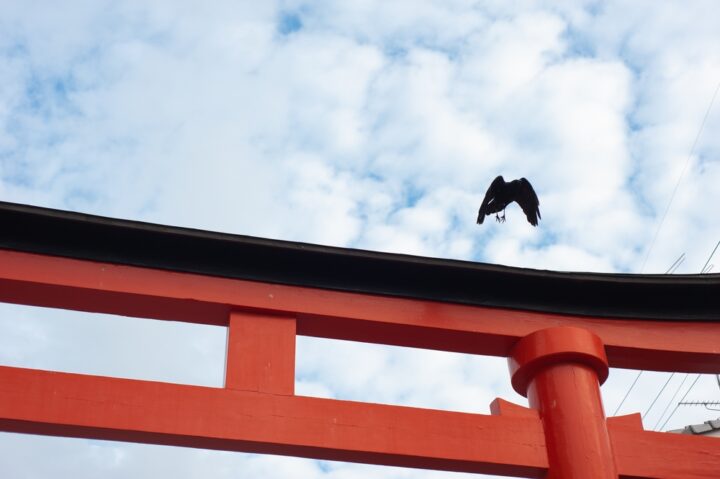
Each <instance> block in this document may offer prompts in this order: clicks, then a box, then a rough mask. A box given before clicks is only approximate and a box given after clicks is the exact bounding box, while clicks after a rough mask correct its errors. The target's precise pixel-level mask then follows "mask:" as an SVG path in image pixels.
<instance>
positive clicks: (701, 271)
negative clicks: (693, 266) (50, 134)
mask: <svg viewBox="0 0 720 479" xmlns="http://www.w3.org/2000/svg"><path fill="white" fill-rule="evenodd" d="M718 246H720V241H718V242H717V244H716V245H715V248H713V250H712V253H710V256H708V259H707V261H705V265H704V266H703V267H702V269H701V270H700V274H705V273H706V272H708V273H709V272H710V270H711V269H712V266H713V265H710V268H708V263H709V262H710V260H711V259H712V257H713V256H715V251H717V249H718ZM705 268H707V271H706V269H705Z"/></svg>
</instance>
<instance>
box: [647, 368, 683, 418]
mask: <svg viewBox="0 0 720 479" xmlns="http://www.w3.org/2000/svg"><path fill="white" fill-rule="evenodd" d="M673 376H675V373H672V374H671V375H670V377H669V378H668V380H667V381H665V384H663V387H662V388H660V392H659V393H657V396H655V399H653V402H651V403H650V406H649V407H648V408H647V411H645V414H643V415H642V418H643V419H645V416H647V414H648V413H649V412H650V410H651V409H652V407H653V406H654V405H655V402H656V401H657V400H658V398H659V397H660V395H661V394H662V393H663V391H664V390H665V388H666V387H667V385H668V383H669V382H670V380H671V379H672V378H673Z"/></svg>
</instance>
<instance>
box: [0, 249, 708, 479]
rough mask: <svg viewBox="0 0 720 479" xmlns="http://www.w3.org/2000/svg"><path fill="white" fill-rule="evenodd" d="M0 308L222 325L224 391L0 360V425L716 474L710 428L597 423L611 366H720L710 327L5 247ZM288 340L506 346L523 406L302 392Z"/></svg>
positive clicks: (506, 468)
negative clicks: (424, 403)
mask: <svg viewBox="0 0 720 479" xmlns="http://www.w3.org/2000/svg"><path fill="white" fill-rule="evenodd" d="M0 301H7V302H13V303H19V304H29V305H37V306H49V307H59V308H67V309H76V310H82V311H94V312H104V313H114V314H124V315H130V316H139V317H148V318H155V319H166V320H178V321H188V322H196V323H205V324H216V325H224V326H228V327H229V334H228V350H227V362H226V384H225V387H224V388H207V387H199V386H188V385H178V384H167V383H160V382H151V381H138V380H129V379H118V378H108V377H99V376H89V375H80V374H68V373H56V372H47V371H38V370H32V369H23V368H11V367H3V366H0V430H4V431H10V432H22V433H35V434H48V435H58V436H70V437H87V438H99V439H108V440H120V441H133V442H143V443H153V444H167V445H176V446H188V447H198V448H208V449H223V450H231V451H246V452H260V453H268V454H283V455H293V456H302V457H310V458H318V459H328V460H341V461H356V462H364V463H372V464H386V465H395V466H407V467H418V468H428V469H443V470H450V471H465V472H477V473H486V474H503V475H511V476H518V477H536V478H540V477H546V474H547V477H548V478H551V479H568V478H583V479H607V478H611V477H613V478H617V477H623V478H648V479H649V478H667V479H671V478H672V479H678V478H680V479H709V478H715V477H718V474H717V471H720V441H719V440H717V439H716V438H706V437H696V436H682V435H675V434H666V433H654V432H647V431H643V430H642V424H641V422H640V421H639V418H638V416H637V415H631V416H626V417H621V418H611V419H610V420H607V421H606V420H605V417H604V413H603V409H602V403H601V401H600V393H599V382H601V381H603V380H604V379H605V377H606V376H607V366H608V362H609V363H610V364H611V365H614V366H620V367H638V368H644V369H654V370H673V371H694V372H720V349H718V347H717V338H718V337H720V325H718V324H717V323H685V322H683V323H671V322H648V321H630V320H608V319H594V318H580V317H571V316H560V315H552V314H538V313H528V312H522V311H510V310H498V309H490V308H481V307H474V306H462V305H457V304H446V303H435V302H429V301H419V300H410V299H401V298H391V297H380V296H372V295H366V294H353V293H344V292H336V291H327V290H319V289H312V288H300V287H292V286H281V285H272V284H266V283H259V282H252V281H241V280H234V279H226V278H217V277H207V276H200V275H193V274H186V273H174V272H168V271H160V270H151V269H145V268H136V267H128V266H118V265H112V264H106V263H98V262H90V261H79V260H72V259H66V258H57V257H49V256H42V255H33V254H26V253H17V252H11V251H6V250H0ZM568 326H571V327H568ZM548 328H549V329H548ZM296 334H304V335H311V336H319V337H326V338H335V339H347V340H353V341H367V342H373V343H379V344H394V345H401V346H412V347H420V348H428V349H438V350H447V351H458V352H467V353H475V354H489V355H498V356H511V358H510V365H511V372H512V379H513V381H512V382H513V385H514V387H515V388H516V389H517V390H519V391H520V392H522V393H526V392H527V394H528V397H529V399H530V404H531V406H533V409H528V408H524V407H521V406H517V405H514V404H512V403H509V402H507V401H504V400H502V399H498V400H496V401H494V402H493V404H492V406H491V410H492V412H493V415H490V416H488V415H480V414H467V413H457V412H448V411H436V410H429V409H418V408H407V407H399V406H386V405H378V404H369V403H358V402H351V401H338V400H330V399H319V398H307V397H300V396H294V395H293V385H294V360H295V335H296ZM606 352H607V358H606V357H605V353H606ZM348 374H352V371H348Z"/></svg>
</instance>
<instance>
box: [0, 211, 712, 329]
mask: <svg viewBox="0 0 720 479" xmlns="http://www.w3.org/2000/svg"><path fill="white" fill-rule="evenodd" d="M0 248H4V249H11V250H17V251H24V252H30V253H40V254H48V255H55V256H64V257H70V258H77V259H86V260H93V261H103V262H111V263H118V264H125V265H132V266H143V267H149V268H159V269H165V270H171V271H180V272H189V273H199V274H206V275H212V276H221V277H228V278H237V279H247V280H257V281H265V282H271V283H279V284H288V285H295V286H307V287H316V288H325V289H332V290H339V291H352V292H361V293H370V294H381V295H387V296H399V297H407V298H415V299H424V300H432V301H443V302H453V303H462V304H470V305H477V306H489V307H499V308H508V309H520V310H529V311H541V312H552V313H559V314H572V315H587V316H595V317H605V318H633V319H654V320H670V321H718V320H719V319H720V314H718V312H720V294H718V292H719V291H720V276H719V275H672V276H668V275H627V274H600V273H565V272H555V271H541V270H531V269H523V268H512V267H507V266H499V265H490V264H483V263H473V262H465V261H454V260H446V259H436V258H427V257H418V256H409V255H400V254H388V253H377V252H371V251H363V250H355V249H347V248H335V247H328V246H319V245H311V244H306V243H296V242H288V241H278V240H269V239H262V238H255V237H249V236H240V235H230V234H224V233H215V232H208V231H201V230H194V229H188V228H179V227H172V226H162V225H156V224H150V223H142V222H137V221H128V220H118V219H111V218H105V217H100V216H92V215H85V214H80V213H73V212H67V211H59V210H52V209H47V208H38V207H33V206H27V205H19V204H14V203H6V202H0Z"/></svg>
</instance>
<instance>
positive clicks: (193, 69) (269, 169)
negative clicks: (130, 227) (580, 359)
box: [0, 0, 720, 478]
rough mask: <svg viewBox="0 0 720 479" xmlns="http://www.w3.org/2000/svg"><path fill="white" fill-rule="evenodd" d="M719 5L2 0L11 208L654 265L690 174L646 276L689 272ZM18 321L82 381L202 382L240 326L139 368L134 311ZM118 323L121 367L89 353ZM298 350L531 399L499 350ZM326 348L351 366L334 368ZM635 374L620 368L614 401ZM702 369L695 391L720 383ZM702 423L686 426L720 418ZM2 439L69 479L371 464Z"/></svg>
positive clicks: (36, 314)
mask: <svg viewBox="0 0 720 479" xmlns="http://www.w3.org/2000/svg"><path fill="white" fill-rule="evenodd" d="M714 9H715V4H714V2H712V1H692V2H680V1H668V2H662V3H658V2H650V1H633V2H620V1H608V2H596V1H593V2H582V1H580V2H565V1H556V2H529V1H527V2H526V1H516V2H494V1H485V2H470V1H462V0H454V1H443V2H441V1H412V2H411V1H405V0H398V1H393V2H382V1H344V2H332V1H327V2H302V1H286V2H271V1H268V2H223V1H219V2H214V3H213V5H212V7H203V6H200V5H199V4H197V5H195V4H192V3H190V2H170V1H157V2H152V3H149V2H140V1H126V2H122V3H114V2H83V1H77V2H69V3H63V4H59V3H57V2H21V1H10V2H5V4H4V5H3V8H2V15H0V199H2V200H5V201H14V202H20V203H28V204H34V205H40V206H47V207H52V208H59V209H67V210H73V211H81V212H87V213H94V214H100V215H106V216H112V217H121V218H131V219H137V220H144V221H151V222H157V223H163V224H172V225H180V226H189V227H194V228H201V229H210V230H216V231H224V232H230V233H238V234H248V235H256V236H262V237H271V238H281V239H287V240H295V241H307V242H314V243H322V244H330V245H337V246H347V247H355V248H365V249H371V250H378V251H392V252H400V253H409V254H419V255H426V256H434V257H443V258H457V259H463V260H470V261H483V262H489V263H500V264H508V265H515V266H523V267H532V268H542V269H556V270H585V271H607V272H611V271H614V272H639V271H640V269H641V268H643V266H642V265H643V262H644V258H645V255H646V254H648V248H649V246H650V244H651V243H652V241H653V238H654V237H655V234H656V231H658V228H659V226H660V224H661V218H662V217H663V213H664V211H665V209H666V208H667V206H668V202H669V201H670V198H671V196H672V192H673V190H674V189H675V187H676V185H678V186H677V193H676V195H675V196H674V198H673V202H672V204H671V207H670V209H669V210H668V214H667V216H666V217H665V219H664V221H663V222H662V227H661V228H660V229H659V232H658V233H657V239H656V241H655V242H654V243H652V244H653V246H652V250H650V251H649V256H648V260H647V263H646V264H645V266H644V268H643V269H644V271H645V272H650V273H660V272H664V271H665V270H666V269H667V268H668V267H669V266H670V265H671V264H672V262H673V261H674V260H675V259H676V258H677V257H678V256H679V255H680V254H682V253H685V254H686V255H687V259H686V261H685V262H684V263H683V264H682V265H681V266H680V268H679V269H678V271H677V272H678V273H695V272H698V271H699V269H700V268H701V267H702V265H703V264H704V263H705V260H706V259H707V255H708V254H709V253H710V251H711V250H712V248H713V247H714V245H715V244H716V242H717V241H718V240H720V222H718V220H717V217H718V215H717V206H716V205H718V204H720V190H718V188H717V187H716V185H717V184H718V183H720V134H718V132H719V131H720V105H717V104H716V105H715V107H714V108H713V109H711V110H710V112H709V113H708V115H707V120H706V122H705V124H704V129H703V131H702V134H701V135H700V137H699V139H698V142H697V145H696V147H695V150H694V152H693V154H692V155H691V148H692V146H693V143H694V141H695V138H696V137H697V135H698V131H699V128H700V125H701V123H702V120H703V118H704V117H705V115H706V112H707V111H708V110H707V109H708V106H709V104H710V101H711V99H712V97H713V94H714V92H715V91H716V87H717V85H718V82H720V50H718V49H717V45H720V19H718V17H717V16H716V15H710V14H708V12H711V11H714ZM717 102H718V103H720V99H719V100H718V101H717ZM497 174H503V175H504V176H505V177H506V179H511V178H516V177H521V176H524V177H527V178H528V179H529V180H530V181H531V182H532V183H533V185H534V186H535V188H536V190H537V191H538V195H539V197H540V201H541V205H540V209H541V212H542V217H543V219H542V221H541V223H540V226H539V227H538V228H532V227H530V226H529V225H528V224H527V223H526V222H525V221H524V217H523V215H522V212H521V211H520V210H519V208H517V207H516V206H511V207H509V208H508V211H507V219H508V221H507V223H505V224H501V225H500V224H496V223H495V222H494V221H489V222H485V224H484V225H483V226H482V227H478V226H477V225H476V224H475V215H476V214H477V207H478V205H479V203H480V201H481V199H482V196H483V194H484V192H485V189H486V188H487V186H488V185H489V183H490V181H491V180H492V179H493V178H494V177H495V176H496V175H497ZM678 181H679V183H678ZM716 261H720V260H718V259H716ZM2 311H4V313H3V314H0V362H2V363H3V364H17V365H26V366H32V367H44V368H49V369H62V370H72V371H79V372H89V371H88V368H89V367H90V366H89V364H92V365H93V366H92V367H97V368H100V369H99V372H100V373H103V374H116V375H125V376H130V377H148V378H160V379H163V378H164V379H165V380H173V381H180V382H192V383H200V384H206V383H207V384H213V381H216V380H217V377H219V376H218V372H217V371H218V369H217V362H218V361H220V359H218V357H217V354H216V352H217V348H218V347H219V346H218V345H222V344H223V341H224V339H223V338H224V336H223V334H222V331H216V330H203V331H193V332H191V333H188V332H187V331H185V330H183V329H182V328H177V329H174V330H172V331H169V332H168V331H166V330H163V331H158V332H156V333H150V332H148V333H143V334H147V337H148V338H160V337H165V335H170V336H171V337H172V338H173V339H174V340H175V341H177V342H178V344H181V345H184V347H186V348H189V349H190V350H191V351H193V354H197V356H187V355H186V354H185V353H183V352H182V350H178V351H177V352H175V353H173V354H174V355H175V356H173V357H178V356H179V357H180V358H183V357H186V356H187V358H186V359H185V360H183V361H180V363H179V364H180V365H178V363H173V362H170V363H165V362H163V361H162V360H161V359H159V358H153V357H144V359H142V360H140V359H137V358H140V357H142V356H141V352H142V351H143V350H144V349H146V348H143V347H142V345H138V344H136V339H137V337H138V334H139V333H138V331H139V330H138V329H133V328H135V327H141V326H134V325H135V323H134V322H133V320H129V319H122V318H113V319H107V318H104V319H103V318H100V319H98V318H97V317H86V316H83V315H79V314H75V313H67V312H53V313H48V312H45V311H40V310H35V309H32V308H19V309H18V308H17V307H11V306H3V308H2ZM18 317H19V318H23V321H19V320H17V319H16V318H18ZM96 323H98V324H96ZM59 324H63V325H65V326H63V327H59V326H58V325H59ZM161 326H167V324H163V325H161ZM68 331H73V333H69V332H68ZM102 334H107V335H108V336H107V339H106V342H107V343H106V344H105V343H103V344H105V346H104V348H102V351H104V354H103V355H102V360H99V359H98V358H97V357H96V356H93V355H92V354H100V353H99V352H96V353H87V352H86V353H83V354H84V355H83V354H81V351H83V350H87V349H88V348H90V349H92V348H91V345H92V344H93V341H99V340H93V339H90V338H96V337H97V335H102ZM116 338H123V339H124V341H125V342H124V343H121V344H117V341H115V339H116ZM83 341H85V342H83ZM81 345H85V346H81ZM128 345H130V346H128ZM132 345H134V346H132ZM168 348H170V346H168ZM299 348H300V354H299V359H298V360H299V376H298V387H299V389H301V390H303V391H304V392H305V393H306V394H317V395H324V396H330V397H346V398H352V399H361V400H368V401H378V402H391V403H402V404H412V405H419V406H424V407H438V408H447V409H461V410H471V411H472V410H477V411H479V412H484V411H486V408H487V403H489V400H490V399H492V397H494V396H497V395H501V396H504V397H507V398H508V399H513V398H512V397H511V395H512V394H513V393H512V392H511V391H510V388H509V387H508V385H507V372H506V370H505V365H504V363H503V361H500V360H496V358H471V357H466V356H460V355H455V356H437V355H436V354H435V353H426V352H422V351H404V350H403V351H401V350H396V349H388V348H373V347H370V346H364V345H353V346H352V347H347V346H345V345H337V344H324V343H316V342H314V340H305V339H303V340H301V342H300V344H299ZM322 351H325V353H321V352H322ZM168 353H169V351H168ZM323 354H331V355H333V356H334V357H337V358H341V359H338V361H336V362H334V364H333V365H328V364H327V362H326V361H323V360H322V358H323V357H324V356H323ZM190 357H192V358H194V359H189V358H190ZM417 363H422V364H424V365H425V366H424V367H429V366H427V365H432V367H433V368H434V372H435V374H434V375H433V376H434V378H431V379H428V382H425V383H422V382H417V381H415V380H414V379H413V380H412V381H410V380H406V378H415V376H416V375H414V374H413V372H414V370H415V365H416V364H417ZM148 364H152V365H153V366H152V367H148V366H147V365H148ZM360 364H362V365H363V367H360V366H358V365H360ZM342 367H348V368H355V370H356V371H357V377H356V381H354V382H351V383H343V382H342V381H343V377H344V376H343V374H342ZM338 368H340V369H338ZM632 374H633V373H632V372H628V371H618V372H616V373H615V374H613V376H612V378H611V380H610V382H609V383H608V385H607V386H606V387H605V388H604V389H605V390H604V394H605V395H606V401H607V405H608V409H611V410H614V408H615V406H614V405H616V404H617V403H618V402H619V399H620V397H622V394H624V392H625V390H626V389H627V387H628V385H629V381H630V380H631V379H632V377H633V376H632ZM148 375H149V376H148ZM378 375H380V376H382V378H383V379H382V380H381V381H377V380H376V381H373V378H377V377H378ZM665 378H666V376H663V375H652V374H648V375H644V376H643V378H642V380H641V381H644V382H645V381H646V382H647V383H646V384H644V385H643V386H642V388H641V390H642V391H645V392H643V393H638V394H633V396H636V395H637V397H632V396H631V398H630V399H629V402H628V403H627V404H626V406H624V408H623V410H624V411H626V412H629V411H633V410H643V409H644V408H645V407H647V405H649V402H650V401H649V400H648V396H654V394H655V393H656V390H655V389H653V388H655V387H656V384H661V383H662V382H664V380H665ZM675 379H677V380H678V384H679V378H674V380H675ZM706 379H708V378H703V379H702V380H701V381H700V382H698V385H697V386H696V388H697V389H696V390H695V391H694V392H693V394H695V393H697V394H698V395H699V396H698V397H697V398H698V399H701V398H703V397H708V396H711V397H713V398H717V395H718V391H717V387H716V386H715V385H714V384H713V382H712V381H711V380H709V379H708V380H707V381H706ZM668 399H669V398H668ZM515 400H518V401H520V399H519V398H515ZM474 408H479V409H474ZM609 412H612V411H609ZM696 413H697V414H696V415H695V416H692V415H689V416H688V415H686V416H678V417H677V418H676V419H674V420H677V421H679V423H678V424H675V426H678V427H679V426H680V425H682V424H681V423H682V421H686V422H693V421H695V422H697V421H698V420H699V421H702V420H703V419H702V417H700V412H697V411H696ZM657 414H659V412H658V413H657ZM649 420H650V421H651V422H653V423H654V421H652V418H649ZM650 426H652V424H650ZM669 426H671V425H670V424H669ZM0 441H2V442H3V443H4V446H3V447H1V448H0V450H2V451H5V452H3V453H0V459H3V460H0V472H2V468H10V469H9V470H10V471H11V472H13V473H16V472H17V471H21V470H22V471H26V470H27V471H30V472H28V473H27V474H28V476H29V477H36V476H43V475H45V472H44V469H42V468H43V467H44V466H42V465H38V464H36V461H32V460H30V459H28V457H31V456H32V454H34V453H35V452H37V451H45V450H46V449H51V450H55V449H58V450H62V451H64V452H63V454H64V457H65V458H64V459H62V460H60V459H58V460H59V461H61V462H62V464H63V467H66V469H63V470H64V471H65V473H66V475H67V476H73V477H95V476H97V475H98V474H99V473H100V471H102V474H103V475H106V476H112V475H117V476H122V477H126V476H128V475H129V474H133V475H136V476H137V477H145V476H147V477H149V476H150V475H156V473H157V472H158V471H161V470H163V469H162V468H163V467H170V466H168V464H169V463H170V462H172V464H173V466H172V467H173V471H174V473H175V474H176V475H177V477H183V478H184V477H188V478H189V477H196V476H197V477H199V476H200V475H201V474H203V476H202V477H217V478H222V477H230V475H231V474H233V473H234V472H236V471H238V470H241V469H242V468H250V469H251V470H252V471H255V474H256V475H263V477H274V476H272V474H276V475H277V477H294V476H293V475H292V474H297V477H308V476H309V475H313V476H316V477H329V478H345V477H355V476H359V475H366V474H368V473H369V472H367V471H368V469H363V468H362V467H361V466H355V465H344V464H331V465H328V464H325V465H323V466H322V467H320V465H318V464H317V463H313V462H312V461H306V462H303V461H298V460H290V459H285V458H269V457H262V458H259V457H256V456H244V455H229V454H223V453H218V452H202V451H192V452H190V453H188V452H187V451H181V452H172V451H173V449H171V448H168V449H162V451H163V452H161V453H160V452H157V451H159V450H160V449H161V448H157V447H149V446H145V447H141V446H130V445H122V444H115V443H95V442H91V441H69V440H60V439H43V438H32V437H26V438H23V439H22V440H18V439H17V438H15V437H14V436H13V437H12V438H11V437H9V436H8V435H3V436H0ZM8 451H11V452H8ZM3 456H4V457H3ZM110 456H112V457H113V458H114V459H113V461H108V457H110ZM163 458H164V459H163ZM169 458H172V459H169ZM163 461H165V462H163ZM110 463H112V467H111V469H112V470H105V469H102V468H108V467H110V466H108V464H110ZM300 464H301V465H300ZM28 468H30V469H28ZM32 468H37V469H32ZM97 468H100V469H97ZM208 471H212V472H208ZM272 471H285V472H287V474H284V475H283V474H281V473H280V472H272ZM288 471H300V472H295V473H293V472H288ZM372 471H373V472H372V474H373V475H376V476H379V477H393V478H395V477H407V478H419V477H450V476H453V477H454V475H452V474H445V473H443V474H441V473H432V472H424V471H408V470H403V469H395V468H383V469H372ZM206 474H207V475H206ZM6 475H7V474H6ZM8 477H14V476H13V474H9V475H8Z"/></svg>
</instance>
